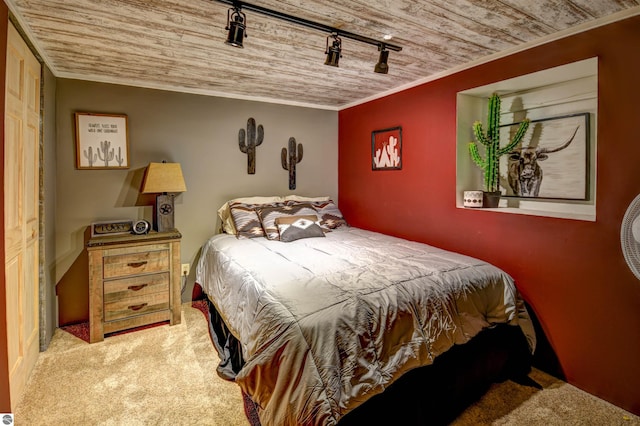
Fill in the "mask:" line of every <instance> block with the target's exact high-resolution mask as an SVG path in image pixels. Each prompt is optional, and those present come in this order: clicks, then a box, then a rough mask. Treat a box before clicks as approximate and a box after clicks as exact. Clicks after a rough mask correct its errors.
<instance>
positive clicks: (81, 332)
mask: <svg viewBox="0 0 640 426" xmlns="http://www.w3.org/2000/svg"><path fill="white" fill-rule="evenodd" d="M166 324H169V321H162V322H157V323H155V324H149V325H143V326H140V327H135V328H130V329H127V330H122V331H116V332H113V333H108V334H105V337H109V336H118V335H120V334H126V333H132V332H134V331H139V330H145V329H147V328H153V327H158V326H161V325H166ZM60 329H61V330H64V331H66V332H67V333H69V334H71V335H73V336H75V337H77V338H78V339H82V340H84V341H85V342H87V343H89V322H81V323H79V324H71V325H63V326H62V327H60Z"/></svg>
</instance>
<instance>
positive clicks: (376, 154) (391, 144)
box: [371, 126, 402, 170]
mask: <svg viewBox="0 0 640 426" xmlns="http://www.w3.org/2000/svg"><path fill="white" fill-rule="evenodd" d="M401 169H402V127H400V126H398V127H391V128H389V129H383V130H375V131H373V132H371V170H401Z"/></svg>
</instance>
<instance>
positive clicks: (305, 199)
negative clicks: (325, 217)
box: [284, 195, 330, 202]
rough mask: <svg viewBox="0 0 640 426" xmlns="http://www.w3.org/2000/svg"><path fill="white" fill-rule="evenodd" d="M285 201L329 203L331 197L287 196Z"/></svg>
mask: <svg viewBox="0 0 640 426" xmlns="http://www.w3.org/2000/svg"><path fill="white" fill-rule="evenodd" d="M284 200H285V201H310V202H314V201H329V200H330V197H329V196H328V195H327V196H326V197H303V196H302V195H287V196H286V197H284Z"/></svg>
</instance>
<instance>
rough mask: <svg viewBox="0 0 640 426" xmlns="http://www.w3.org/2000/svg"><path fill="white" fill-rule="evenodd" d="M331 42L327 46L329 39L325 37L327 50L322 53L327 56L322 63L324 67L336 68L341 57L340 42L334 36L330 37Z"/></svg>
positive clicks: (338, 38)
mask: <svg viewBox="0 0 640 426" xmlns="http://www.w3.org/2000/svg"><path fill="white" fill-rule="evenodd" d="M331 37H333V42H332V43H331V46H329V37H327V50H326V51H325V52H324V53H326V54H327V60H326V61H324V64H325V65H329V66H332V67H337V66H338V62H339V61H340V58H341V57H342V40H341V39H340V37H338V36H337V35H336V34H334V35H332V36H331Z"/></svg>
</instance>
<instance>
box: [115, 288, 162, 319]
mask: <svg viewBox="0 0 640 426" xmlns="http://www.w3.org/2000/svg"><path fill="white" fill-rule="evenodd" d="M165 309H169V293H168V292H166V291H165V292H162V293H152V294H146V295H142V296H135V297H128V298H126V299H121V300H116V301H114V302H110V303H105V304H104V320H105V321H114V320H118V319H122V318H130V317H132V316H135V315H141V314H146V313H149V312H155V311H161V310H165Z"/></svg>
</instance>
